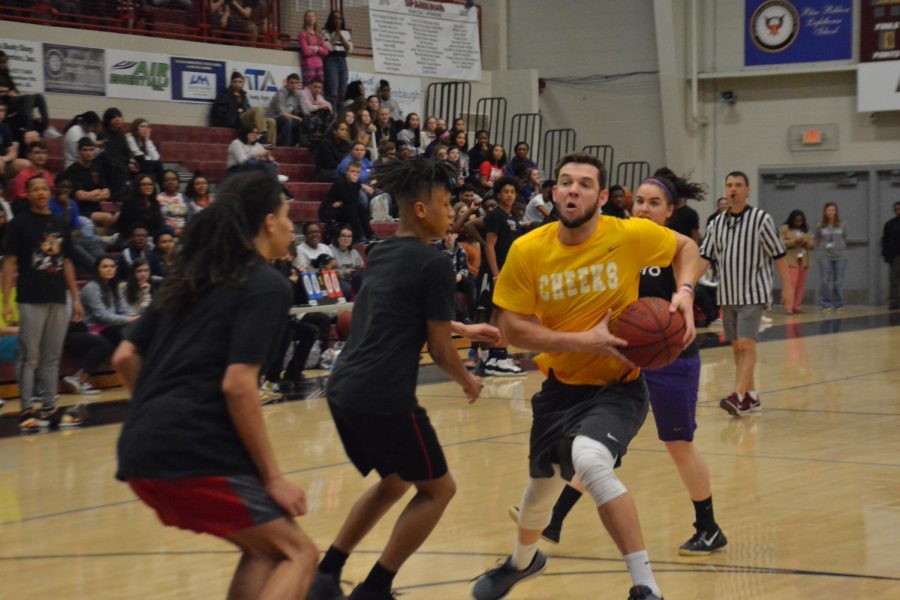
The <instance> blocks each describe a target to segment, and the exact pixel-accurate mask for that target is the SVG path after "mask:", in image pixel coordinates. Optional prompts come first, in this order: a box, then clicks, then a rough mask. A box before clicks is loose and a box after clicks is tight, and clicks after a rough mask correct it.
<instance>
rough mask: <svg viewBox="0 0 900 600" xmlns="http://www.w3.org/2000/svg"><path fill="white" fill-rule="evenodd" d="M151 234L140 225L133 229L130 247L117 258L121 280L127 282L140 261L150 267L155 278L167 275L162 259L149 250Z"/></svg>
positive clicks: (129, 237)
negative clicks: (135, 265)
mask: <svg viewBox="0 0 900 600" xmlns="http://www.w3.org/2000/svg"><path fill="white" fill-rule="evenodd" d="M149 246H150V234H149V233H148V232H147V228H146V227H144V226H143V225H142V224H140V223H138V224H136V225H135V226H134V227H132V228H131V234H130V235H129V236H128V245H127V246H126V247H125V248H123V249H122V252H121V253H119V256H118V258H116V268H117V273H118V275H119V279H122V280H125V278H126V277H127V276H128V273H131V271H132V269H133V267H134V264H135V263H136V262H138V261H144V262H145V263H146V264H147V265H148V266H149V267H150V274H151V275H152V276H153V277H156V278H158V279H162V278H163V277H165V275H166V268H165V266H164V265H163V261H162V258H160V256H159V255H158V254H156V253H154V252H151V251H150V250H149Z"/></svg>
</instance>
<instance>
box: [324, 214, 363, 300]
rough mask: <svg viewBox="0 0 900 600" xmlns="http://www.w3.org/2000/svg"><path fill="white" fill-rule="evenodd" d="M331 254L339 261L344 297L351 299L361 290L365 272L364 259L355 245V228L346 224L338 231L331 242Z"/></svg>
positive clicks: (338, 270)
mask: <svg viewBox="0 0 900 600" xmlns="http://www.w3.org/2000/svg"><path fill="white" fill-rule="evenodd" d="M331 254H332V255H333V256H334V258H335V260H336V261H337V272H338V278H339V281H340V284H341V292H342V293H343V294H344V298H347V299H348V300H350V299H351V298H353V296H354V295H355V294H356V292H358V291H359V286H361V285H362V276H363V273H364V269H363V259H362V256H360V255H359V252H358V251H357V250H356V248H354V247H353V230H352V229H350V228H349V227H347V226H346V225H344V226H342V227H340V228H339V229H338V231H337V238H336V239H335V241H333V242H332V243H331Z"/></svg>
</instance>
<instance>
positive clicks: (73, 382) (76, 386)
mask: <svg viewBox="0 0 900 600" xmlns="http://www.w3.org/2000/svg"><path fill="white" fill-rule="evenodd" d="M63 381H64V382H65V383H66V385H68V386H69V387H70V388H72V393H73V394H80V393H81V390H82V383H81V380H80V379H78V378H77V377H75V376H74V375H69V376H67V377H63Z"/></svg>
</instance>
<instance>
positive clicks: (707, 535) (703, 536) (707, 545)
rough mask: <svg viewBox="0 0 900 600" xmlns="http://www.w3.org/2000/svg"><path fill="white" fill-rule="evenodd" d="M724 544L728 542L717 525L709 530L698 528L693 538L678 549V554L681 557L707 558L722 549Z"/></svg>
mask: <svg viewBox="0 0 900 600" xmlns="http://www.w3.org/2000/svg"><path fill="white" fill-rule="evenodd" d="M694 527H696V525H694ZM726 544H728V540H727V539H725V534H724V533H722V529H721V528H720V527H719V526H718V525H715V526H714V527H713V529H709V530H704V529H699V528H698V529H697V533H695V534H694V537H692V538H691V539H689V540H688V541H686V542H685V543H684V544H682V545H681V547H680V548H678V554H680V555H681V556H709V555H710V554H712V553H713V552H715V551H716V550H720V549H721V548H724V547H725V545H726Z"/></svg>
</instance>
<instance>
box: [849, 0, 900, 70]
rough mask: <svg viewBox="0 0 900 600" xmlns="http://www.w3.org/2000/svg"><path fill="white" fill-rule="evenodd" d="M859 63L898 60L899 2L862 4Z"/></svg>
mask: <svg viewBox="0 0 900 600" xmlns="http://www.w3.org/2000/svg"><path fill="white" fill-rule="evenodd" d="M861 4H862V5H861V6H860V18H859V62H861V63H863V62H872V61H878V60H900V40H898V39H897V38H898V34H900V0H872V1H868V2H862V3H861Z"/></svg>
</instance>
